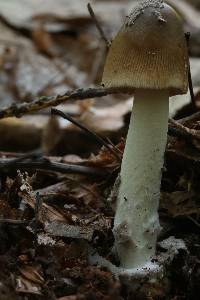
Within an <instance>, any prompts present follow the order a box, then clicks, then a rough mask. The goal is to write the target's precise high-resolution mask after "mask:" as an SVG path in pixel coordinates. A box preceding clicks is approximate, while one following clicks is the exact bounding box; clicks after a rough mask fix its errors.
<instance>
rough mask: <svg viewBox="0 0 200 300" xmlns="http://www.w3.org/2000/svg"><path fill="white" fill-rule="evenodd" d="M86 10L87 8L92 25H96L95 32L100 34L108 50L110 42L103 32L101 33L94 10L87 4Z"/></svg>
mask: <svg viewBox="0 0 200 300" xmlns="http://www.w3.org/2000/svg"><path fill="white" fill-rule="evenodd" d="M87 8H88V11H89V14H90V16H91V18H92V20H93V21H94V23H95V25H96V28H97V30H98V31H99V34H100V36H101V38H102V40H103V41H104V42H105V44H106V46H107V48H109V47H110V45H111V42H110V41H109V40H108V39H107V37H106V35H105V32H104V31H103V29H102V27H101V25H100V23H99V21H98V20H97V18H96V15H95V13H94V10H93V8H92V6H91V4H90V3H88V5H87Z"/></svg>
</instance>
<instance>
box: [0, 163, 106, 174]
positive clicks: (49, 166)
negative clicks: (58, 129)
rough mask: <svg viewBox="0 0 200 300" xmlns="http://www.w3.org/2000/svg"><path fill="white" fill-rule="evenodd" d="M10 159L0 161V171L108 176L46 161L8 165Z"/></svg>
mask: <svg viewBox="0 0 200 300" xmlns="http://www.w3.org/2000/svg"><path fill="white" fill-rule="evenodd" d="M9 162H10V159H0V171H5V170H13V169H14V170H17V169H25V170H27V169H32V170H34V171H35V170H48V171H53V172H59V173H64V174H69V173H71V174H82V175H88V176H97V177H103V176H105V175H106V174H108V173H107V172H106V171H103V170H100V169H99V168H93V167H87V166H80V165H74V164H64V163H56V162H50V161H48V160H40V161H29V160H27V161H21V162H15V163H14V164H10V163H9Z"/></svg>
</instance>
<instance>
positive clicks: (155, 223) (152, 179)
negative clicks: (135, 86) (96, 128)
mask: <svg viewBox="0 0 200 300" xmlns="http://www.w3.org/2000/svg"><path fill="white" fill-rule="evenodd" d="M168 114H169V93H168V92H167V91H165V90H162V91H158V90H136V92H135V100H134V104H133V112H132V115H131V120H130V125H129V131H128V136H127V141H126V147H125V151H124V156H123V160H122V167H121V183H120V187H119V195H118V201H117V211H116V216H115V221H114V234H115V239H116V250H117V253H118V255H119V258H120V262H121V266H122V267H124V268H139V267H142V266H144V265H145V264H146V263H147V262H148V261H150V260H151V257H152V256H153V255H155V249H156V240H157V235H158V233H159V230H160V224H159V217H158V205H159V196H160V183H161V169H162V167H163V162H164V151H165V146H166V141H167V127H168Z"/></svg>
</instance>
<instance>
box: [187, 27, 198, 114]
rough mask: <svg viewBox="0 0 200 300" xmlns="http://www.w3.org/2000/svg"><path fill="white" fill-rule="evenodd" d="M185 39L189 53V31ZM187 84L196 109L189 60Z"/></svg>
mask: <svg viewBox="0 0 200 300" xmlns="http://www.w3.org/2000/svg"><path fill="white" fill-rule="evenodd" d="M185 39H186V43H187V48H188V53H189V46H190V45H189V43H190V32H186V33H185ZM188 85H189V90H190V97H191V102H192V105H193V107H194V108H195V110H196V102H195V96H194V89H193V83H192V75H191V68H190V61H189V67H188Z"/></svg>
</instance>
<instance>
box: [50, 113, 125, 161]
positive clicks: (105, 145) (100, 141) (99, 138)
mask: <svg viewBox="0 0 200 300" xmlns="http://www.w3.org/2000/svg"><path fill="white" fill-rule="evenodd" d="M51 113H52V114H53V115H58V116H60V117H62V118H64V119H66V120H68V121H70V122H71V123H73V124H74V125H76V126H77V127H78V128H80V129H82V130H83V131H84V132H86V133H87V134H88V135H89V136H90V137H92V138H93V139H94V140H95V141H96V142H98V143H99V144H100V145H103V146H104V147H105V148H106V149H108V150H109V151H110V152H111V153H112V154H113V155H114V156H115V157H116V158H117V160H118V161H121V157H120V156H119V155H118V153H117V152H116V151H115V150H114V149H113V148H112V146H111V145H109V144H108V143H106V142H105V141H104V139H103V138H102V137H100V136H99V135H97V134H96V133H95V132H92V131H91V130H90V129H88V128H87V127H85V126H83V125H82V124H81V123H80V122H78V121H76V120H75V119H73V118H72V117H71V116H70V115H69V114H67V113H64V112H62V111H60V110H58V109H55V108H52V109H51Z"/></svg>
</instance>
